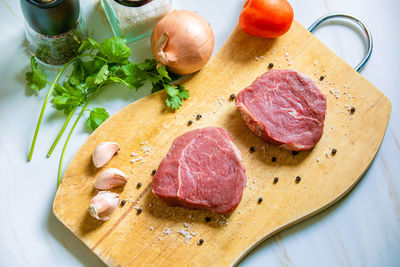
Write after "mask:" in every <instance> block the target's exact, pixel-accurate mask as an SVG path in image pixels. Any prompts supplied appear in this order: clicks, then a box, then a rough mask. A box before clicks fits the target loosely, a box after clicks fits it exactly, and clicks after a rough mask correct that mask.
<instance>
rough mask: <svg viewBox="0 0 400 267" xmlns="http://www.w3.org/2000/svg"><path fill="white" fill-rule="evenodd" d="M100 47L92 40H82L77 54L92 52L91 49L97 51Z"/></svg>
mask: <svg viewBox="0 0 400 267" xmlns="http://www.w3.org/2000/svg"><path fill="white" fill-rule="evenodd" d="M99 47H100V44H99V43H98V42H96V41H95V40H93V39H92V38H88V39H87V40H83V41H82V43H81V46H80V47H79V49H78V52H79V53H82V52H83V51H85V50H92V49H96V48H97V49H98V48H99Z"/></svg>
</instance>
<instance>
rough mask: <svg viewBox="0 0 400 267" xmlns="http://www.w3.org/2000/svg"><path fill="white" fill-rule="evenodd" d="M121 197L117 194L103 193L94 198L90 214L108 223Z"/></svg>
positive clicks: (91, 202)
mask: <svg viewBox="0 0 400 267" xmlns="http://www.w3.org/2000/svg"><path fill="white" fill-rule="evenodd" d="M118 203H119V196H118V194H116V193H112V192H106V191H102V192H99V193H98V194H97V195H96V196H94V197H93V198H92V200H91V201H90V205H89V214H90V215H92V217H94V218H96V219H97V220H100V221H106V220H107V219H108V218H110V215H111V214H112V213H113V212H114V210H115V208H116V207H117V206H118Z"/></svg>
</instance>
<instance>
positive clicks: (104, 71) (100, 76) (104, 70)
mask: <svg viewBox="0 0 400 267" xmlns="http://www.w3.org/2000/svg"><path fill="white" fill-rule="evenodd" d="M109 73H110V72H109V71H108V65H107V64H105V65H104V66H103V67H101V69H100V70H99V72H98V73H97V75H96V78H95V80H94V82H95V84H101V83H102V82H104V81H105V80H107V78H108V74H109Z"/></svg>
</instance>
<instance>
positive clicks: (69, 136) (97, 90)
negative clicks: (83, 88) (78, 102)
mask: <svg viewBox="0 0 400 267" xmlns="http://www.w3.org/2000/svg"><path fill="white" fill-rule="evenodd" d="M103 85H104V82H103V83H101V84H99V85H98V87H97V89H96V91H95V92H94V93H93V94H92V95H91V96H90V97H89V98H88V100H87V101H86V103H85V105H84V106H83V107H82V110H81V112H80V113H79V115H78V117H77V118H76V120H75V122H74V124H73V125H72V128H71V130H70V131H69V134H68V137H67V139H66V140H65V143H64V147H63V150H62V152H61V157H60V162H59V165H58V176H57V188H58V187H59V185H60V183H61V179H62V168H63V163H64V155H65V151H66V150H67V146H68V143H69V139H70V138H71V136H72V133H73V131H74V130H75V127H76V125H77V124H78V122H79V120H80V119H81V117H82V115H83V113H85V111H86V110H87V109H86V108H87V106H88V105H89V103H90V101H92V99H93V98H94V97H95V96H96V95H97V93H98V92H99V89H100V88H101V87H102V86H103Z"/></svg>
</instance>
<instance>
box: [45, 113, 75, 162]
mask: <svg viewBox="0 0 400 267" xmlns="http://www.w3.org/2000/svg"><path fill="white" fill-rule="evenodd" d="M77 108H78V106H75V107H74V108H73V109H72V110H71V112H70V113H69V115H68V117H67V119H66V120H65V122H64V125H63V127H62V128H61V130H60V132H59V133H58V135H57V137H56V139H55V140H54V142H53V144H52V146H51V147H50V150H49V152H47V157H48V158H50V156H51V154H52V153H53V151H54V149H55V148H56V146H57V144H58V142H59V141H60V138H61V136H62V135H63V134H64V132H65V129H66V128H67V126H68V124H69V121H70V120H71V118H72V115H73V114H74V113H75V110H76V109H77Z"/></svg>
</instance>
